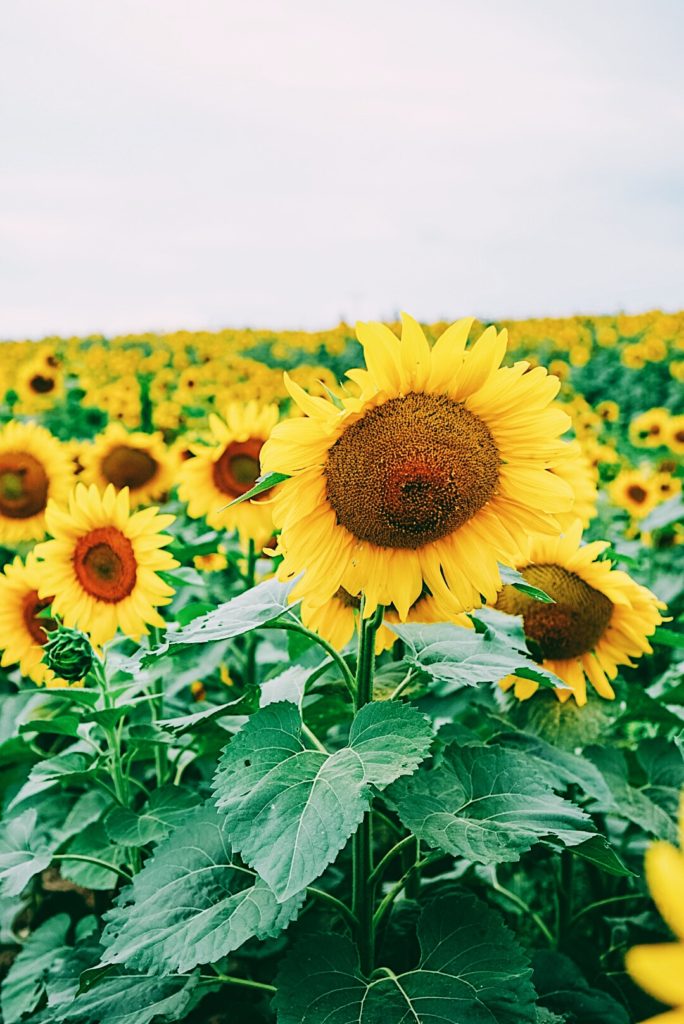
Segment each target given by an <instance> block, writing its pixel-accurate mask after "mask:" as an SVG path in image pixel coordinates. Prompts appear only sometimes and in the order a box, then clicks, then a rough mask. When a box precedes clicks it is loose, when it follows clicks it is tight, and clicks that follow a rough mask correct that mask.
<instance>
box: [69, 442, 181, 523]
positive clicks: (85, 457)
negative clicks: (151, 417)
mask: <svg viewBox="0 0 684 1024" xmlns="http://www.w3.org/2000/svg"><path fill="white" fill-rule="evenodd" d="M81 463H82V465H83V476H82V478H81V479H82V480H83V483H86V484H95V485H96V486H97V487H99V488H100V489H101V490H104V489H105V487H107V486H108V484H113V485H114V487H116V489H117V491H120V490H121V489H122V488H124V487H128V491H129V495H130V502H131V505H132V506H137V505H146V504H148V503H149V502H151V501H157V500H159V499H160V498H162V497H163V496H164V495H165V494H166V492H167V491H168V490H170V488H171V487H172V486H173V484H174V483H175V479H174V477H175V473H174V467H175V464H176V460H175V459H174V458H173V456H172V455H171V453H170V452H169V451H168V449H167V448H166V445H165V444H164V441H163V440H162V436H161V434H144V433H129V431H127V430H126V429H125V427H123V426H122V425H121V424H120V423H110V424H109V426H108V427H107V429H106V430H105V431H104V433H102V434H100V436H99V437H97V438H96V439H95V441H94V442H93V444H92V445H87V446H86V445H84V446H83V449H82V451H81Z"/></svg>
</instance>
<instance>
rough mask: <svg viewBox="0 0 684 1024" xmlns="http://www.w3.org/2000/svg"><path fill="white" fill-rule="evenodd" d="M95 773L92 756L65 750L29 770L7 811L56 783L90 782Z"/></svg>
mask: <svg viewBox="0 0 684 1024" xmlns="http://www.w3.org/2000/svg"><path fill="white" fill-rule="evenodd" d="M96 771H97V768H95V766H94V765H93V758H92V756H91V755H90V754H85V753H83V752H81V751H78V750H77V751H71V750H67V751H65V752H64V753H63V754H57V755H56V756H55V757H49V758H47V759H46V760H45V761H39V762H38V764H36V765H34V767H33V768H32V769H31V771H30V773H29V777H28V780H27V781H26V782H25V783H24V785H23V786H22V787H21V789H20V790H19V792H18V793H17V794H16V796H15V797H14V798H13V800H12V802H11V803H10V805H9V809H10V810H12V808H14V807H16V806H17V804H20V803H21V802H22V801H23V800H26V799H27V798H28V797H31V796H35V795H36V793H42V792H43V791H44V790H46V789H50V788H52V787H53V786H56V785H57V783H58V782H67V783H69V784H71V783H73V782H85V781H90V780H91V779H92V776H93V774H94V773H95V772H96Z"/></svg>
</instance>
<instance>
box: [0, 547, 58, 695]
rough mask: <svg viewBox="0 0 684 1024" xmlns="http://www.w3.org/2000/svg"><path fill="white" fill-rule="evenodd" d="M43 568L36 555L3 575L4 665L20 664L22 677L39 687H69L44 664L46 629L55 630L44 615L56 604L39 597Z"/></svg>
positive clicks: (0, 638)
mask: <svg viewBox="0 0 684 1024" xmlns="http://www.w3.org/2000/svg"><path fill="white" fill-rule="evenodd" d="M40 580H41V566H40V565H39V564H38V563H37V561H36V559H35V556H34V555H33V552H31V554H30V555H29V556H28V558H27V559H26V563H25V564H24V562H22V560H21V559H20V558H18V557H17V558H15V559H14V561H13V562H12V563H10V564H8V565H6V566H5V569H4V571H3V573H2V575H0V643H1V644H2V647H3V652H2V661H1V662H0V664H2V666H3V668H5V667H6V666H7V665H18V666H19V670H20V671H21V673H22V675H25V676H28V677H29V678H30V679H32V680H33V681H34V683H38V684H39V685H42V684H45V685H46V686H68V685H69V684H68V683H67V682H65V681H64V680H62V679H57V678H56V676H55V673H54V672H53V671H52V670H51V669H49V668H48V667H47V665H44V664H43V662H42V660H41V659H42V657H43V644H44V643H45V642H46V640H47V633H46V630H51V629H55V627H56V623H55V621H54V620H53V619H49V618H47V619H46V618H42V617H41V616H40V613H41V612H42V611H44V609H45V608H47V607H49V605H50V604H51V603H52V598H51V597H42V598H41V597H39V596H38V589H39V586H40Z"/></svg>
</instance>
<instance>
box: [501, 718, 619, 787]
mask: <svg viewBox="0 0 684 1024" xmlns="http://www.w3.org/2000/svg"><path fill="white" fill-rule="evenodd" d="M495 742H496V743H497V744H501V745H502V746H505V747H507V748H508V749H509V750H519V751H522V752H523V753H525V754H528V755H530V757H532V758H534V760H535V761H536V762H537V766H538V768H539V769H540V770H542V771H543V772H544V774H545V776H546V778H547V779H548V782H549V784H550V785H551V786H552V787H553V789H556V790H558V789H565V788H566V787H567V786H569V785H574V786H578V787H579V788H580V789H581V790H582V792H583V793H585V794H586V796H588V797H591V798H593V799H595V800H601V801H607V802H609V801H610V800H611V793H610V789H609V787H608V784H607V783H606V780H605V779H604V778H603V775H602V774H601V772H600V771H599V770H598V768H597V767H596V765H594V764H592V762H591V761H589V760H587V758H586V757H581V756H580V755H579V754H574V753H571V752H570V751H568V750H562V749H561V748H560V747H555V746H554V745H553V744H552V743H548V742H547V741H546V740H544V739H542V738H541V736H534V735H532V733H526V732H510V733H508V732H507V733H504V734H503V735H501V736H497V737H496V739H495Z"/></svg>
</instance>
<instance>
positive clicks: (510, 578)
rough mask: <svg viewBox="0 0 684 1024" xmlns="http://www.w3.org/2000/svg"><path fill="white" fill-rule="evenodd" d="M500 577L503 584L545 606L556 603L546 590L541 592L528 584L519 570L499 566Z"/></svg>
mask: <svg viewBox="0 0 684 1024" xmlns="http://www.w3.org/2000/svg"><path fill="white" fill-rule="evenodd" d="M499 575H500V577H501V582H502V583H507V584H509V585H510V586H511V587H515V589H516V590H519V591H520V593H521V594H527V596H528V597H532V598H534V600H535V601H542V602H543V603H544V604H555V603H556V602H555V601H554V599H553V598H552V597H549V595H548V594H547V593H546V592H545V591H544V590H540V589H539V587H535V586H533V585H532V584H531V583H528V582H527V580H526V579H525V577H524V576H523V574H522V573H521V572H518V570H517V569H512V568H511V567H510V566H508V565H499Z"/></svg>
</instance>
